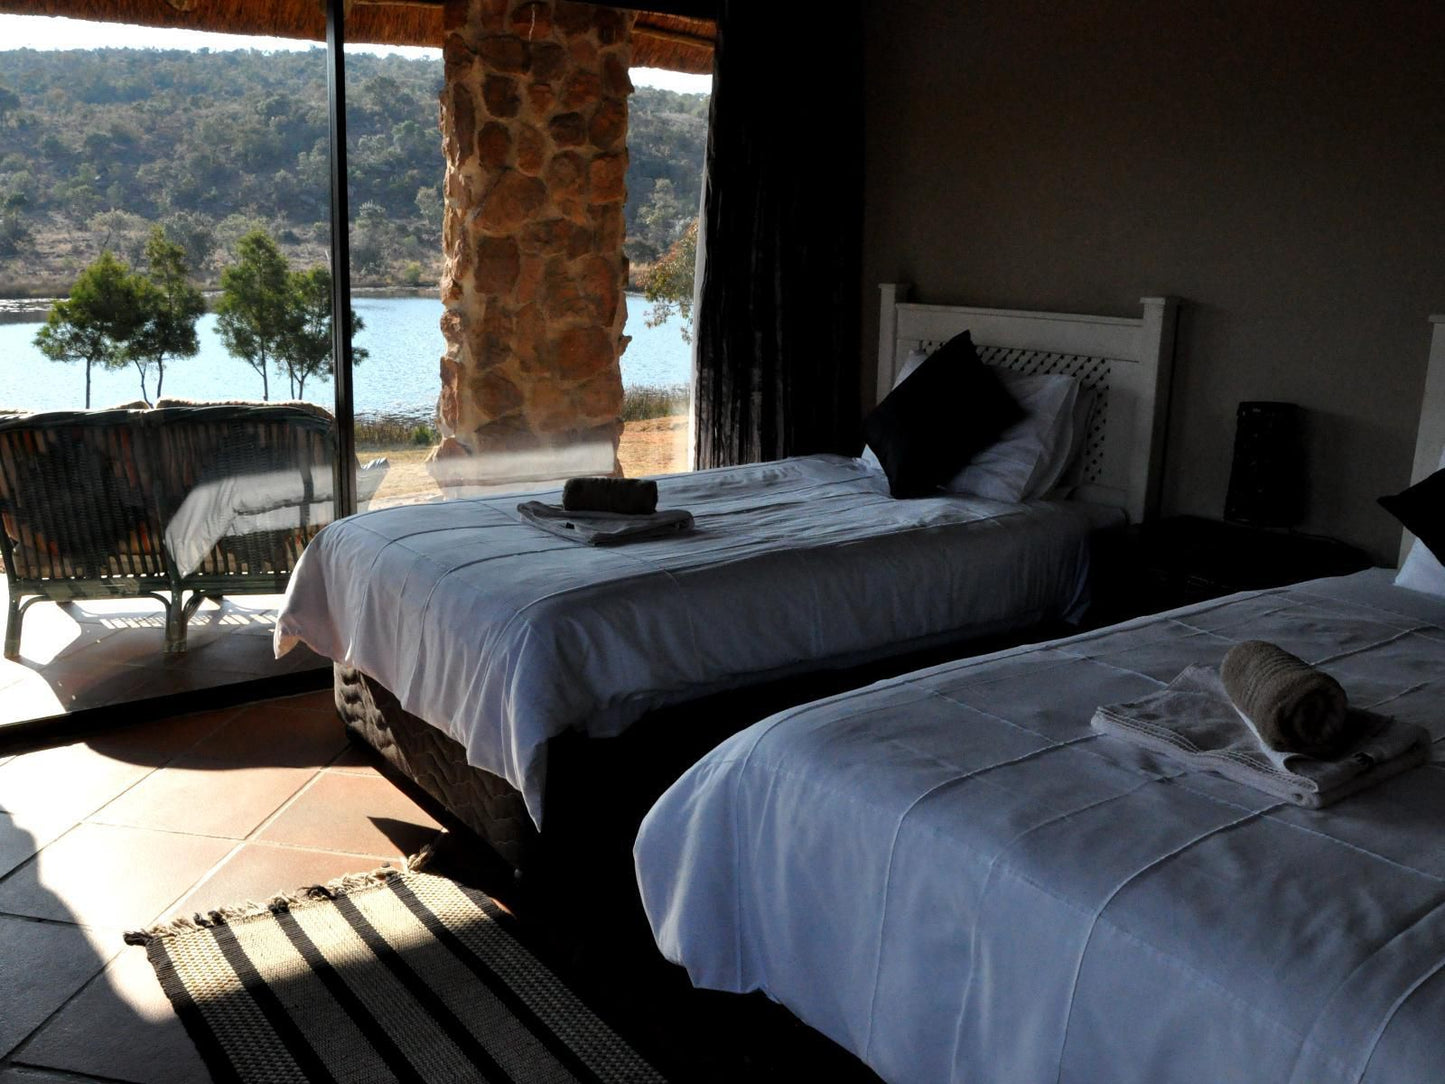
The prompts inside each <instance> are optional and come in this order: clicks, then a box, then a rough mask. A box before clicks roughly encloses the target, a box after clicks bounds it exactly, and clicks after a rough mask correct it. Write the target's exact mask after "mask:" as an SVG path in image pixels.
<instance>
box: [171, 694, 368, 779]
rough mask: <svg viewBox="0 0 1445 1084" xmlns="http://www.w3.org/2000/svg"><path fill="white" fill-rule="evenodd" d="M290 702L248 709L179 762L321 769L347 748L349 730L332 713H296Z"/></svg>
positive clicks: (244, 709) (300, 711) (272, 702)
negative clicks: (200, 761) (326, 714)
mask: <svg viewBox="0 0 1445 1084" xmlns="http://www.w3.org/2000/svg"><path fill="white" fill-rule="evenodd" d="M292 703H293V701H292V700H268V701H265V702H263V703H260V704H249V705H247V706H246V707H244V708H241V709H240V710H239V711H238V712H237V713H236V715H235V716H234V717H233V718H232V719H231V720H230V721H228V722H227V723H226V725H225V726H223V727H221V728H220V729H218V730H217V731H215V732H214V733H213V734H211V735H210V736H209V737H207V738H206V739H205V740H204V741H202V742H200V743H198V744H197V745H196V746H195V747H194V748H192V749H191V750H190V751H189V752H188V753H187V754H186V756H185V757H184V758H183V759H182V760H181V762H180V765H181V766H186V765H189V764H190V763H191V762H192V761H193V760H207V761H219V762H222V763H225V764H236V765H242V764H246V765H260V764H270V765H286V766H290V767H295V768H321V767H324V766H325V765H326V764H327V763H329V762H330V761H331V760H333V759H334V758H335V757H336V754H337V753H339V752H340V751H341V750H342V749H344V748H345V747H346V744H347V738H346V731H345V730H344V729H343V728H342V726H341V720H340V719H338V718H337V717H336V713H335V712H334V711H333V712H332V713H331V715H330V716H329V717H327V716H325V715H322V714H320V713H319V712H317V711H315V710H314V709H312V710H300V709H299V708H293V707H292V706H291V705H292Z"/></svg>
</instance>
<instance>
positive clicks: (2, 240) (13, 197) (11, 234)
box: [0, 192, 31, 256]
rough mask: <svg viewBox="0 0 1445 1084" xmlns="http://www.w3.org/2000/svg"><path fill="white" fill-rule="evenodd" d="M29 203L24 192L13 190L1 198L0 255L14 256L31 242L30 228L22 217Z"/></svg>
mask: <svg viewBox="0 0 1445 1084" xmlns="http://www.w3.org/2000/svg"><path fill="white" fill-rule="evenodd" d="M29 203H30V200H29V199H28V198H26V196H25V193H24V192H11V193H10V194H9V195H7V196H6V197H5V198H4V200H0V256H14V255H15V254H16V253H18V252H20V250H21V249H23V248H25V247H26V246H28V245H29V244H30V241H31V237H30V230H29V228H28V227H27V226H26V225H25V223H24V222H22V221H21V219H20V213H21V212H22V211H23V210H24V209H25V208H26V207H27V206H28V205H29Z"/></svg>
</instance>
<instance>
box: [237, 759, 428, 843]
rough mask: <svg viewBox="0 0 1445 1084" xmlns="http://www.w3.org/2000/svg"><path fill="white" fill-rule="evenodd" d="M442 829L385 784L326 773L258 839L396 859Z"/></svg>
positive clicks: (380, 779) (373, 779)
mask: <svg viewBox="0 0 1445 1084" xmlns="http://www.w3.org/2000/svg"><path fill="white" fill-rule="evenodd" d="M440 827H441V826H440V825H439V824H437V822H436V821H434V820H432V818H431V817H430V816H428V815H427V814H426V813H425V812H424V811H423V810H422V809H421V808H420V807H419V806H418V805H417V804H416V803H415V802H413V801H412V800H411V799H410V798H408V797H407V796H406V795H404V794H402V793H401V791H399V790H397V789H396V788H395V787H394V786H392V785H391V784H390V783H388V782H387V781H386V780H385V779H382V778H380V777H369V776H364V775H347V774H345V773H342V772H335V773H332V772H323V773H322V774H321V775H320V776H319V777H317V779H316V782H315V783H313V784H312V785H311V786H310V787H308V788H307V789H306V792H305V793H304V794H302V795H301V796H300V797H299V798H297V799H296V801H294V802H292V803H291V804H290V805H289V806H287V807H286V809H285V811H284V812H282V814H281V815H280V816H279V817H277V818H276V819H275V820H274V821H272V822H271V823H270V824H269V825H267V826H266V828H265V829H263V830H262V831H261V833H260V834H259V836H258V838H259V839H261V840H263V841H267V842H273V843H291V844H294V845H296V846H299V847H313V848H316V849H318V850H333V851H348V852H351V853H353V854H367V855H378V856H381V857H383V858H396V857H401V856H404V855H407V854H411V853H413V852H415V851H417V850H419V849H420V848H421V847H423V846H424V845H425V844H427V843H428V842H430V841H431V839H432V837H434V836H435V835H436V833H437V831H438V829H439V828H440Z"/></svg>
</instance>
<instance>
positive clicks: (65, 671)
mask: <svg viewBox="0 0 1445 1084" xmlns="http://www.w3.org/2000/svg"><path fill="white" fill-rule="evenodd" d="M39 674H40V676H41V678H42V679H43V680H44V682H45V685H46V686H48V687H49V690H50V692H51V693H52V694H53V696H54V700H55V702H56V703H58V704H59V706H60V709H61V712H62V713H63V712H69V711H79V710H81V709H84V708H97V707H103V706H105V705H107V704H121V703H124V702H126V701H128V700H136V699H138V698H140V697H142V696H148V695H152V693H151V691H150V688H149V686H150V684H151V675H150V672H149V671H146V670H138V669H136V668H135V667H131V666H121V665H115V666H111V665H108V664H105V663H103V662H101V661H99V660H94V661H88V660H83V659H77V660H74V661H71V660H66V661H64V662H58V663H54V664H52V665H50V666H47V667H45V668H44V669H43V670H41V671H39ZM49 714H56V713H55V712H53V711H52V712H50V713H49ZM33 717H34V718H45V716H43V715H40V716H33Z"/></svg>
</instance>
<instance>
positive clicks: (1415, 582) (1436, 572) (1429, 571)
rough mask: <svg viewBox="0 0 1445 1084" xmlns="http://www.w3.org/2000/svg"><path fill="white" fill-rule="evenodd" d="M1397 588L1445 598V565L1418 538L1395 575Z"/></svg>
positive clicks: (1411, 545)
mask: <svg viewBox="0 0 1445 1084" xmlns="http://www.w3.org/2000/svg"><path fill="white" fill-rule="evenodd" d="M1395 586H1396V587H1405V588H1408V589H1409V590H1411V591H1422V592H1424V593H1425V594H1427V595H1437V596H1439V597H1440V598H1445V565H1442V564H1441V563H1440V561H1439V559H1438V558H1437V557H1436V556H1435V555H1434V554H1433V553H1431V552H1430V547H1429V546H1427V545H1425V543H1423V542H1421V541H1420V540H1419V539H1418V538H1417V539H1415V541H1414V542H1412V543H1411V544H1410V552H1409V554H1407V555H1406V557H1405V563H1404V564H1403V565H1401V566H1400V571H1399V572H1398V573H1396V575H1395Z"/></svg>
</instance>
